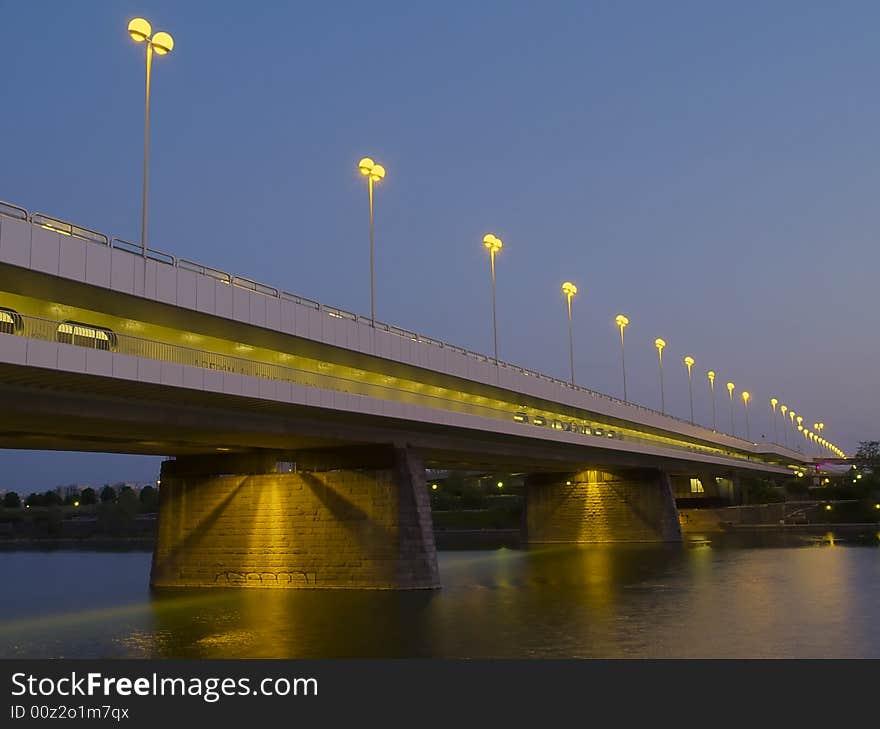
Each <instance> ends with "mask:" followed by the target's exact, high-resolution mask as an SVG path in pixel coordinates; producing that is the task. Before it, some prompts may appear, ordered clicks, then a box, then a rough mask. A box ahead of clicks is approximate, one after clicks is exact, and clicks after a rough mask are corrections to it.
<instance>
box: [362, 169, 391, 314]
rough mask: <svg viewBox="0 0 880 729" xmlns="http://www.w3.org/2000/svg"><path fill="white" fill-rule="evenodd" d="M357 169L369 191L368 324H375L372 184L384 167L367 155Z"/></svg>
mask: <svg viewBox="0 0 880 729" xmlns="http://www.w3.org/2000/svg"><path fill="white" fill-rule="evenodd" d="M358 169H359V170H360V172H361V174H362V175H363V176H364V177H366V178H367V187H368V188H369V191H370V325H371V326H376V276H375V267H374V262H373V261H374V258H375V244H374V242H373V185H374V184H375V183H377V182H379V181H380V180H382V179H384V177H385V168H384V167H383V166H382V165H378V164H376V163H375V162H373V160H371V159H370V158H369V157H364V158H363V159H362V160H361V161H360V162H358Z"/></svg>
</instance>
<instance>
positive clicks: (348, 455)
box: [0, 364, 782, 589]
mask: <svg viewBox="0 0 880 729" xmlns="http://www.w3.org/2000/svg"><path fill="white" fill-rule="evenodd" d="M0 401H2V402H3V408H2V409H0V448H32V449H60V450H93V451H104V452H111V451H113V452H120V453H144V454H155V455H173V456H175V457H176V460H173V461H166V462H165V464H164V466H163V473H162V484H161V488H160V495H161V498H160V515H159V538H158V543H157V546H156V551H155V558H154V564H153V570H152V584H153V585H155V586H161V587H172V586H181V587H183V586H202V587H261V588H358V589H362V588H370V589H427V588H435V587H438V586H439V577H438V574H437V563H436V551H435V546H434V536H433V531H432V527H431V517H430V500H429V498H428V494H427V490H426V486H425V472H424V469H425V467H426V466H429V467H439V468H470V469H475V470H477V469H485V470H506V471H519V472H524V473H527V474H531V475H530V476H529V477H528V478H527V482H526V483H527V486H526V489H527V493H526V509H525V516H526V518H525V520H524V522H525V523H524V529H525V534H524V537H525V540H526V541H527V542H528V543H530V544H538V543H548V542H552V543H588V542H604V543H607V542H629V541H655V542H667V541H677V540H680V539H681V533H680V530H679V527H678V519H677V513H676V510H675V501H674V498H673V496H672V492H671V490H670V485H669V483H670V477H676V478H680V477H682V476H686V475H691V476H693V475H694V474H695V472H696V473H698V474H706V475H708V474H712V475H714V476H722V475H723V476H733V475H734V474H735V473H736V472H737V471H738V470H739V469H742V470H746V469H752V468H760V464H755V463H743V464H742V465H740V464H733V463H730V462H728V463H723V464H711V463H707V462H705V461H699V460H688V459H687V454H683V455H682V456H678V455H677V454H673V453H669V452H667V453H664V454H657V453H645V452H642V453H639V452H622V451H620V450H614V449H613V448H611V447H601V446H600V445H598V444H597V445H596V446H584V445H577V444H570V443H564V442H547V441H540V440H537V439H534V438H525V437H524V438H515V437H511V436H510V435H502V434H495V433H492V432H489V431H486V430H466V429H462V428H444V427H443V426H438V425H436V424H431V423H420V422H414V421H403V420H395V419H393V418H388V417H381V416H367V415H355V414H351V413H347V414H344V415H343V414H339V413H334V412H332V411H328V410H326V409H325V410H322V409H318V408H311V407H307V406H304V405H292V404H283V403H274V402H269V401H264V400H255V399H252V398H246V397H236V396H230V395H223V394H220V393H208V392H194V391H191V390H187V389H185V388H169V387H166V386H157V385H154V384H150V383H141V382H127V383H123V385H122V386H121V385H120V383H119V382H118V381H115V380H113V379H111V378H102V377H95V376H93V375H85V374H78V373H71V372H63V373H62V372H58V371H55V372H49V371H45V370H39V369H33V368H31V369H28V368H24V367H17V366H15V365H9V364H4V365H0ZM765 465H766V464H765ZM779 470H782V469H779Z"/></svg>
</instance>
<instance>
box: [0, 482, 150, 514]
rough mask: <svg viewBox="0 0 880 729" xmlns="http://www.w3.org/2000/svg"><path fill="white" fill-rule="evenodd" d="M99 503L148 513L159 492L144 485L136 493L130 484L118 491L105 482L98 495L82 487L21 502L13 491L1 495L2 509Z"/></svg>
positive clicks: (42, 494)
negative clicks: (123, 506)
mask: <svg viewBox="0 0 880 729" xmlns="http://www.w3.org/2000/svg"><path fill="white" fill-rule="evenodd" d="M99 502H100V503H101V504H118V503H123V504H125V505H131V506H136V507H137V510H138V511H141V512H145V513H150V512H154V511H157V510H158V508H159V492H158V491H157V490H156V489H155V488H154V487H152V486H144V488H142V489H141V491H140V493H139V494H138V493H137V492H136V491H135V490H134V489H133V488H131V486H123V487H122V488H120V489H119V490H118V491H117V490H116V489H115V488H113V486H111V485H109V484H107V485H105V486H104V488H102V489H101V492H100V495H99V494H98V493H97V492H96V491H95V489H93V488H91V487H88V488H84V489H83V490H82V491H80V492H79V493H78V494H75V495H74V494H72V495H70V496H68V497H67V498H64V499H62V498H61V496H59V495H58V492H57V491H51V490H50V491H46V492H44V493H41V494H40V493H33V494H28V496H27V497H25V499H24V503H22V499H21V497H20V496H19V495H18V494H17V493H16V492H15V491H7V492H6V493H5V494H4V495H3V508H4V509H20V508H22V507H23V506H25V507H31V508H35V507H49V506H74V505H76V504H77V503H78V504H79V505H80V506H94V505H95V504H98V503H99Z"/></svg>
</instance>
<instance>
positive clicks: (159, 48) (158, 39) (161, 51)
mask: <svg viewBox="0 0 880 729" xmlns="http://www.w3.org/2000/svg"><path fill="white" fill-rule="evenodd" d="M128 34H129V35H130V36H131V37H132V39H133V40H135V41H136V42H138V43H146V45H147V88H146V104H145V108H144V189H143V199H142V201H141V253H142V254H143V256H144V258H146V257H147V190H148V174H149V173H148V170H149V162H150V81H151V79H152V75H153V74H152V71H153V53H155V54H156V55H157V56H164V55H166V54H167V53H171V50H172V49H173V48H174V39H173V38H172V37H171V36H170V35H169V34H168V33H165V32H164V31H160V32H158V33H153V27H152V26H151V25H150V23H149V22H148V21H146V20H144V19H143V18H134V19H133V20H132V21H131V22H129V24H128ZM145 275H146V274H145Z"/></svg>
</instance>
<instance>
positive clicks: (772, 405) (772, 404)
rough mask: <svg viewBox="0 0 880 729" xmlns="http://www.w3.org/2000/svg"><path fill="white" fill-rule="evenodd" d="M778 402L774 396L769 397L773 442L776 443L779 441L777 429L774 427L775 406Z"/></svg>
mask: <svg viewBox="0 0 880 729" xmlns="http://www.w3.org/2000/svg"><path fill="white" fill-rule="evenodd" d="M778 404H779V400H777V399H776V398H775V397H771V398H770V409H771V410H772V411H773V412H772V413H771V415H772V417H773V442H774V443H776V444H777V445H778V442H779V431H778V430H777V429H776V406H777V405H778Z"/></svg>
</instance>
